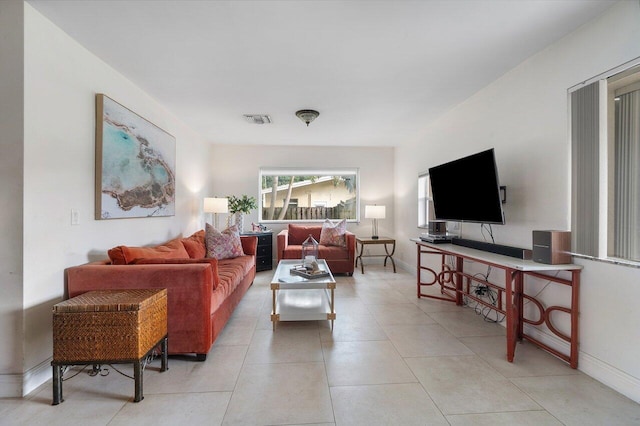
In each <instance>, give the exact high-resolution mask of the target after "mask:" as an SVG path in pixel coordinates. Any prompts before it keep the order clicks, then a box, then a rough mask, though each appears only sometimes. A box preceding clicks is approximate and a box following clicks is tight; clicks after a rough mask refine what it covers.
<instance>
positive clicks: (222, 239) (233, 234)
mask: <svg viewBox="0 0 640 426" xmlns="http://www.w3.org/2000/svg"><path fill="white" fill-rule="evenodd" d="M205 233H206V235H205V242H206V245H207V257H213V258H215V259H218V260H220V259H229V258H232V257H238V256H244V251H242V242H241V241H240V232H239V231H238V227H237V226H236V225H233V226H232V227H230V228H227V229H225V230H224V231H222V232H220V231H218V230H217V229H216V228H214V227H213V226H211V225H209V224H208V223H207V224H206V228H205Z"/></svg>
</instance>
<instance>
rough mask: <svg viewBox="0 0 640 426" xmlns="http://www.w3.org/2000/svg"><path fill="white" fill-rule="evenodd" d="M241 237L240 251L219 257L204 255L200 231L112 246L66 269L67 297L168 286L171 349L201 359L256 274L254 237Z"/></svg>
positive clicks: (202, 235)
mask: <svg viewBox="0 0 640 426" xmlns="http://www.w3.org/2000/svg"><path fill="white" fill-rule="evenodd" d="M240 238H241V242H242V248H243V251H244V256H239V257H236V258H232V259H223V260H216V259H212V258H205V257H204V256H205V254H206V248H205V246H204V245H205V242H204V230H202V231H199V232H196V233H195V234H193V235H192V236H191V237H188V238H182V239H180V238H178V239H175V240H172V241H169V242H168V243H166V244H163V245H160V246H156V247H126V246H118V247H115V248H113V249H111V250H109V257H110V259H105V260H103V261H98V262H91V263H87V264H84V265H80V266H75V267H71V268H68V269H67V270H66V281H67V290H68V296H69V297H70V298H71V297H74V296H77V295H79V294H82V293H85V292H87V291H91V290H104V289H125V288H166V289H167V303H168V306H167V310H168V319H167V322H168V334H169V339H168V340H169V341H168V343H169V354H196V358H197V359H198V360H200V361H204V360H205V359H206V356H207V354H208V352H209V350H210V349H211V346H212V345H213V342H214V341H215V340H216V338H217V337H218V335H219V334H220V332H221V331H222V329H223V327H224V326H225V324H226V323H227V321H228V319H229V317H230V316H231V314H232V313H233V310H234V309H235V307H236V306H237V305H238V303H239V302H240V300H241V299H242V296H244V294H245V293H246V291H247V290H248V289H249V287H250V286H251V284H252V283H253V280H254V278H255V275H256V256H255V255H256V247H257V244H258V238H257V237H255V236H241V237H240Z"/></svg>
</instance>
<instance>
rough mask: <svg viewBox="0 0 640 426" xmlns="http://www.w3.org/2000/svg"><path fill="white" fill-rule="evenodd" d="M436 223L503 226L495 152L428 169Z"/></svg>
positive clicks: (481, 153)
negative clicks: (471, 223)
mask: <svg viewBox="0 0 640 426" xmlns="http://www.w3.org/2000/svg"><path fill="white" fill-rule="evenodd" d="M429 180H430V181H431V195H432V198H433V206H434V210H435V217H436V220H448V221H455V222H477V223H491V224H504V214H503V212H502V200H501V196H500V181H499V180H498V169H497V167H496V160H495V154H494V151H493V148H492V149H489V150H486V151H482V152H479V153H477V154H473V155H470V156H468V157H464V158H460V159H458V160H454V161H451V162H449V163H445V164H441V165H439V166H435V167H431V168H430V169H429Z"/></svg>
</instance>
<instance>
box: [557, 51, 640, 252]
mask: <svg viewBox="0 0 640 426" xmlns="http://www.w3.org/2000/svg"><path fill="white" fill-rule="evenodd" d="M639 62H640V61H638V60H636V61H635V64H633V65H630V66H624V67H620V68H618V69H617V70H615V71H613V72H611V73H609V74H608V75H602V76H598V77H596V78H594V79H592V82H591V83H590V84H588V85H584V86H580V87H578V88H577V89H576V90H574V91H572V92H570V108H571V151H572V214H571V229H572V239H573V250H574V252H576V253H577V254H582V255H587V256H593V257H599V258H612V259H617V260H624V261H631V262H640V65H638V63H639Z"/></svg>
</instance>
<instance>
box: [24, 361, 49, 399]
mask: <svg viewBox="0 0 640 426" xmlns="http://www.w3.org/2000/svg"><path fill="white" fill-rule="evenodd" d="M52 360H53V358H48V359H46V360H45V361H43V362H41V363H40V364H39V365H36V366H35V367H33V368H32V369H30V370H29V371H27V372H26V373H24V376H23V380H24V382H23V383H24V385H23V389H22V392H23V394H22V396H26V395H28V394H30V393H31V392H33V391H34V390H36V389H37V388H38V387H39V386H41V385H42V384H43V383H46V382H47V380H51V378H52V377H53V368H52V367H51V361H52ZM52 392H53V391H52Z"/></svg>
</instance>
